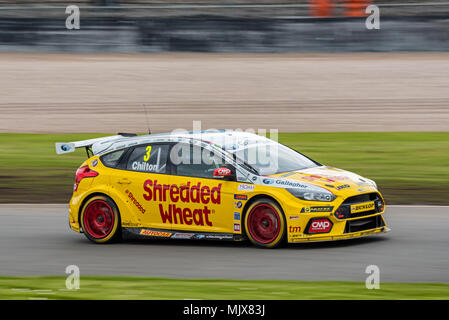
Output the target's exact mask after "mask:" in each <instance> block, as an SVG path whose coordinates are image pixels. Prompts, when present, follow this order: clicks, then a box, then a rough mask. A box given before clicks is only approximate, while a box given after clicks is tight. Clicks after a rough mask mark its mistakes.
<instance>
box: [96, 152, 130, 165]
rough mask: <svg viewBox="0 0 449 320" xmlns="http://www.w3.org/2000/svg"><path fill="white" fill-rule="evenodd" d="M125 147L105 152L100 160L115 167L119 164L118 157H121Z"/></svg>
mask: <svg viewBox="0 0 449 320" xmlns="http://www.w3.org/2000/svg"><path fill="white" fill-rule="evenodd" d="M124 152H125V149H122V150H118V151H114V152H111V153H108V154H105V155H104V156H102V157H101V158H100V160H101V162H102V163H103V164H104V165H105V166H106V167H110V168H116V167H117V166H118V164H119V161H120V158H121V157H122V155H123V153H124Z"/></svg>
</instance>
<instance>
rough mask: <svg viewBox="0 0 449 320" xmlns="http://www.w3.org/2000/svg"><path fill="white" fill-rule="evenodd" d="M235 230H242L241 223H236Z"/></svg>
mask: <svg viewBox="0 0 449 320" xmlns="http://www.w3.org/2000/svg"><path fill="white" fill-rule="evenodd" d="M234 231H240V223H234Z"/></svg>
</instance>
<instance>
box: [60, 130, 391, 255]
mask: <svg viewBox="0 0 449 320" xmlns="http://www.w3.org/2000/svg"><path fill="white" fill-rule="evenodd" d="M82 147H84V148H86V150H87V153H88V156H89V159H88V160H86V161H85V162H84V163H83V164H82V165H81V167H80V168H79V169H78V170H77V172H76V179H75V185H74V190H73V196H72V199H71V201H70V211H69V220H70V227H71V228H72V229H73V230H75V231H77V232H83V233H84V234H85V236H86V237H87V238H88V239H89V240H92V241H94V242H96V243H107V242H112V241H114V240H118V239H121V238H132V237H138V238H139V237H145V238H172V239H211V240H212V239H213V240H234V241H239V240H244V239H249V240H250V241H251V242H252V243H254V244H255V245H257V246H260V247H267V248H273V247H276V246H278V245H280V244H282V243H286V242H288V243H293V242H309V241H328V240H339V239H348V238H355V237H363V236H368V235H373V234H378V233H383V232H387V231H389V229H388V228H387V226H386V223H385V220H384V218H383V213H384V211H385V202H384V200H383V198H382V195H381V194H380V193H379V191H378V190H377V186H376V184H375V183H374V182H373V181H372V180H369V179H366V178H363V177H361V176H359V175H357V174H354V173H351V172H348V171H344V170H341V169H337V168H333V167H328V166H324V165H321V164H319V163H317V162H316V161H314V160H311V159H310V158H308V157H306V156H304V155H303V154H301V153H298V152H296V151H294V150H292V149H290V148H288V147H286V146H284V145H282V144H279V143H277V142H275V141H273V140H271V139H268V138H266V137H263V136H259V135H255V134H251V133H246V132H239V131H229V130H218V131H212V132H208V131H206V132H204V131H201V132H183V133H166V134H150V135H143V136H137V135H133V134H118V135H116V136H111V137H104V138H98V139H91V140H85V141H77V142H68V143H57V144H56V152H57V153H58V154H63V153H68V152H73V151H74V150H75V149H76V148H82Z"/></svg>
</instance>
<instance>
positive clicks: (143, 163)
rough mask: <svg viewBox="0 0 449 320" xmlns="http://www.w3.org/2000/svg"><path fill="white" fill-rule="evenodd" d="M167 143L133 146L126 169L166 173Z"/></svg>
mask: <svg viewBox="0 0 449 320" xmlns="http://www.w3.org/2000/svg"><path fill="white" fill-rule="evenodd" d="M167 157H168V145H165V144H154V145H144V146H138V147H135V148H134V150H133V151H132V152H131V154H130V156H129V159H128V162H127V164H126V170H129V171H139V172H150V173H166V172H167Z"/></svg>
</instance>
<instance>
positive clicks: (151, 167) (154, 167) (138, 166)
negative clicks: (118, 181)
mask: <svg viewBox="0 0 449 320" xmlns="http://www.w3.org/2000/svg"><path fill="white" fill-rule="evenodd" d="M131 168H132V169H133V170H134V171H145V172H159V165H158V164H149V163H148V162H139V161H134V162H133V163H132V164H131Z"/></svg>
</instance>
